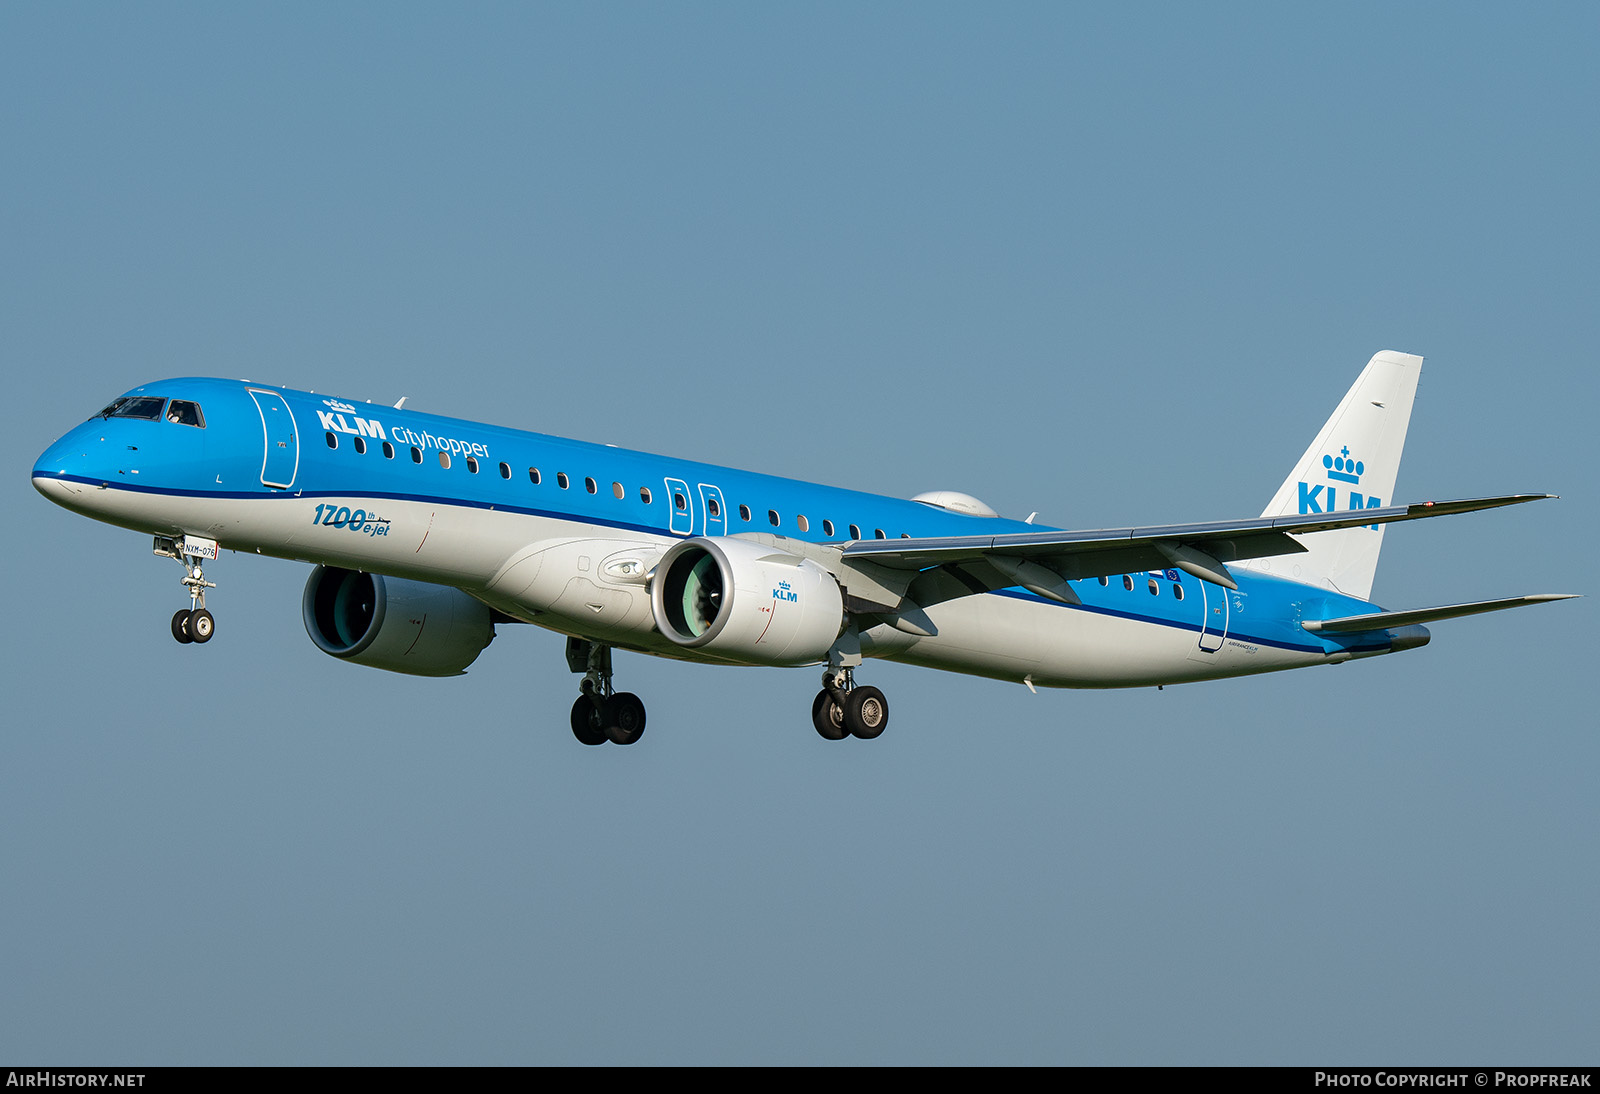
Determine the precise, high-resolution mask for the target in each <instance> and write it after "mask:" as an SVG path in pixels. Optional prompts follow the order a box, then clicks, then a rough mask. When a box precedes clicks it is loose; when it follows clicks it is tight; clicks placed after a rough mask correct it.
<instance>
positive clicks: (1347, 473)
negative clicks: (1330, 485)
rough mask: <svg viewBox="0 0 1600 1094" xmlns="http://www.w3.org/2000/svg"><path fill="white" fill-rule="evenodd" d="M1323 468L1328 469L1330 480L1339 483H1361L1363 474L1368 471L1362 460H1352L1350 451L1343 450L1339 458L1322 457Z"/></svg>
mask: <svg viewBox="0 0 1600 1094" xmlns="http://www.w3.org/2000/svg"><path fill="white" fill-rule="evenodd" d="M1322 466H1323V467H1326V468H1327V469H1328V478H1330V479H1336V480H1338V481H1339V482H1354V483H1359V482H1360V481H1361V473H1362V472H1363V471H1365V470H1366V469H1367V466H1366V464H1364V463H1362V462H1361V461H1360V460H1355V459H1351V458H1350V449H1349V448H1348V447H1346V448H1341V449H1340V450H1339V455H1337V456H1324V457H1322Z"/></svg>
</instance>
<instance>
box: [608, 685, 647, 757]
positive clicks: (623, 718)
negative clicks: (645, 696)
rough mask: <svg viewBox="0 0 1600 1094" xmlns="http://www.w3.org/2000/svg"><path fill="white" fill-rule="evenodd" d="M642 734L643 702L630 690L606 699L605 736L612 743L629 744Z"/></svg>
mask: <svg viewBox="0 0 1600 1094" xmlns="http://www.w3.org/2000/svg"><path fill="white" fill-rule="evenodd" d="M643 735H644V703H643V702H642V701H641V700H640V699H639V697H638V696H637V695H635V694H633V692H631V691H619V692H617V693H616V694H615V695H613V696H612V697H611V698H610V699H609V700H607V701H606V736H608V737H610V738H611V742H612V744H619V745H631V744H633V742H635V741H637V740H638V739H639V738H640V737H641V736H643Z"/></svg>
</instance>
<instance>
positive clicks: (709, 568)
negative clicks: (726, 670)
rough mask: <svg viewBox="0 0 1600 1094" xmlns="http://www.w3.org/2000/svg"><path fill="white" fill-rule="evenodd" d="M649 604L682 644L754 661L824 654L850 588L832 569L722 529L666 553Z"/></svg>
mask: <svg viewBox="0 0 1600 1094" xmlns="http://www.w3.org/2000/svg"><path fill="white" fill-rule="evenodd" d="M650 608H651V611H652V612H653V613H654V615H655V622H656V628H657V629H658V630H660V631H661V633H662V634H664V635H665V636H666V637H667V638H668V639H670V640H671V641H673V642H675V643H677V644H678V645H680V646H684V647H687V648H689V649H697V650H702V651H704V652H705V653H709V654H714V655H716V656H719V657H725V658H727V659H729V660H731V661H742V662H744V663H746V664H751V665H803V664H805V663H806V662H808V661H817V660H820V659H821V658H823V657H825V656H826V655H827V652H828V647H830V646H832V645H833V641H834V639H836V638H838V637H839V631H840V630H841V629H842V628H843V626H844V594H843V593H841V592H840V591H839V583H838V581H836V580H835V579H834V576H833V575H832V574H830V573H829V572H828V571H827V570H826V569H824V568H823V567H821V566H819V565H817V564H816V563H815V562H812V561H811V560H810V559H804V558H797V557H795V556H794V555H790V554H785V553H783V552H782V551H777V550H774V549H773V548H771V547H764V546H762V545H761V544H759V543H752V542H750V541H749V540H743V539H731V538H727V537H723V536H712V537H700V538H697V539H686V540H684V541H683V542H682V543H679V544H676V545H675V546H673V547H672V549H671V550H669V551H668V552H667V553H666V554H665V555H663V556H662V557H661V561H660V562H659V563H657V564H656V572H655V578H654V579H653V580H652V581H651V582H650Z"/></svg>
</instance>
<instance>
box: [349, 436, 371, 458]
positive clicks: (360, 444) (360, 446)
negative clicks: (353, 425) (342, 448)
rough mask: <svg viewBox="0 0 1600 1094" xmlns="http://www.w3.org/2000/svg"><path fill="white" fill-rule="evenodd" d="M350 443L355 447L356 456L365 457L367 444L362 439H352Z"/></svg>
mask: <svg viewBox="0 0 1600 1094" xmlns="http://www.w3.org/2000/svg"><path fill="white" fill-rule="evenodd" d="M350 443H351V444H353V445H355V446H356V455H358V456H365V455H366V454H367V442H366V441H365V440H363V439H362V438H360V437H356V438H353V439H352V440H351V442H350Z"/></svg>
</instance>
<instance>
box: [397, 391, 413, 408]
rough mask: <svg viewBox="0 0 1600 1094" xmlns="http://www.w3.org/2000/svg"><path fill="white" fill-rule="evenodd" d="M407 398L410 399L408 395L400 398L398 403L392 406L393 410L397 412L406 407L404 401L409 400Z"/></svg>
mask: <svg viewBox="0 0 1600 1094" xmlns="http://www.w3.org/2000/svg"><path fill="white" fill-rule="evenodd" d="M409 398H411V396H409V395H402V396H400V401H399V402H398V403H396V404H394V408H395V409H396V410H399V409H400V408H401V407H403V406H405V405H406V400H407V399H409Z"/></svg>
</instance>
